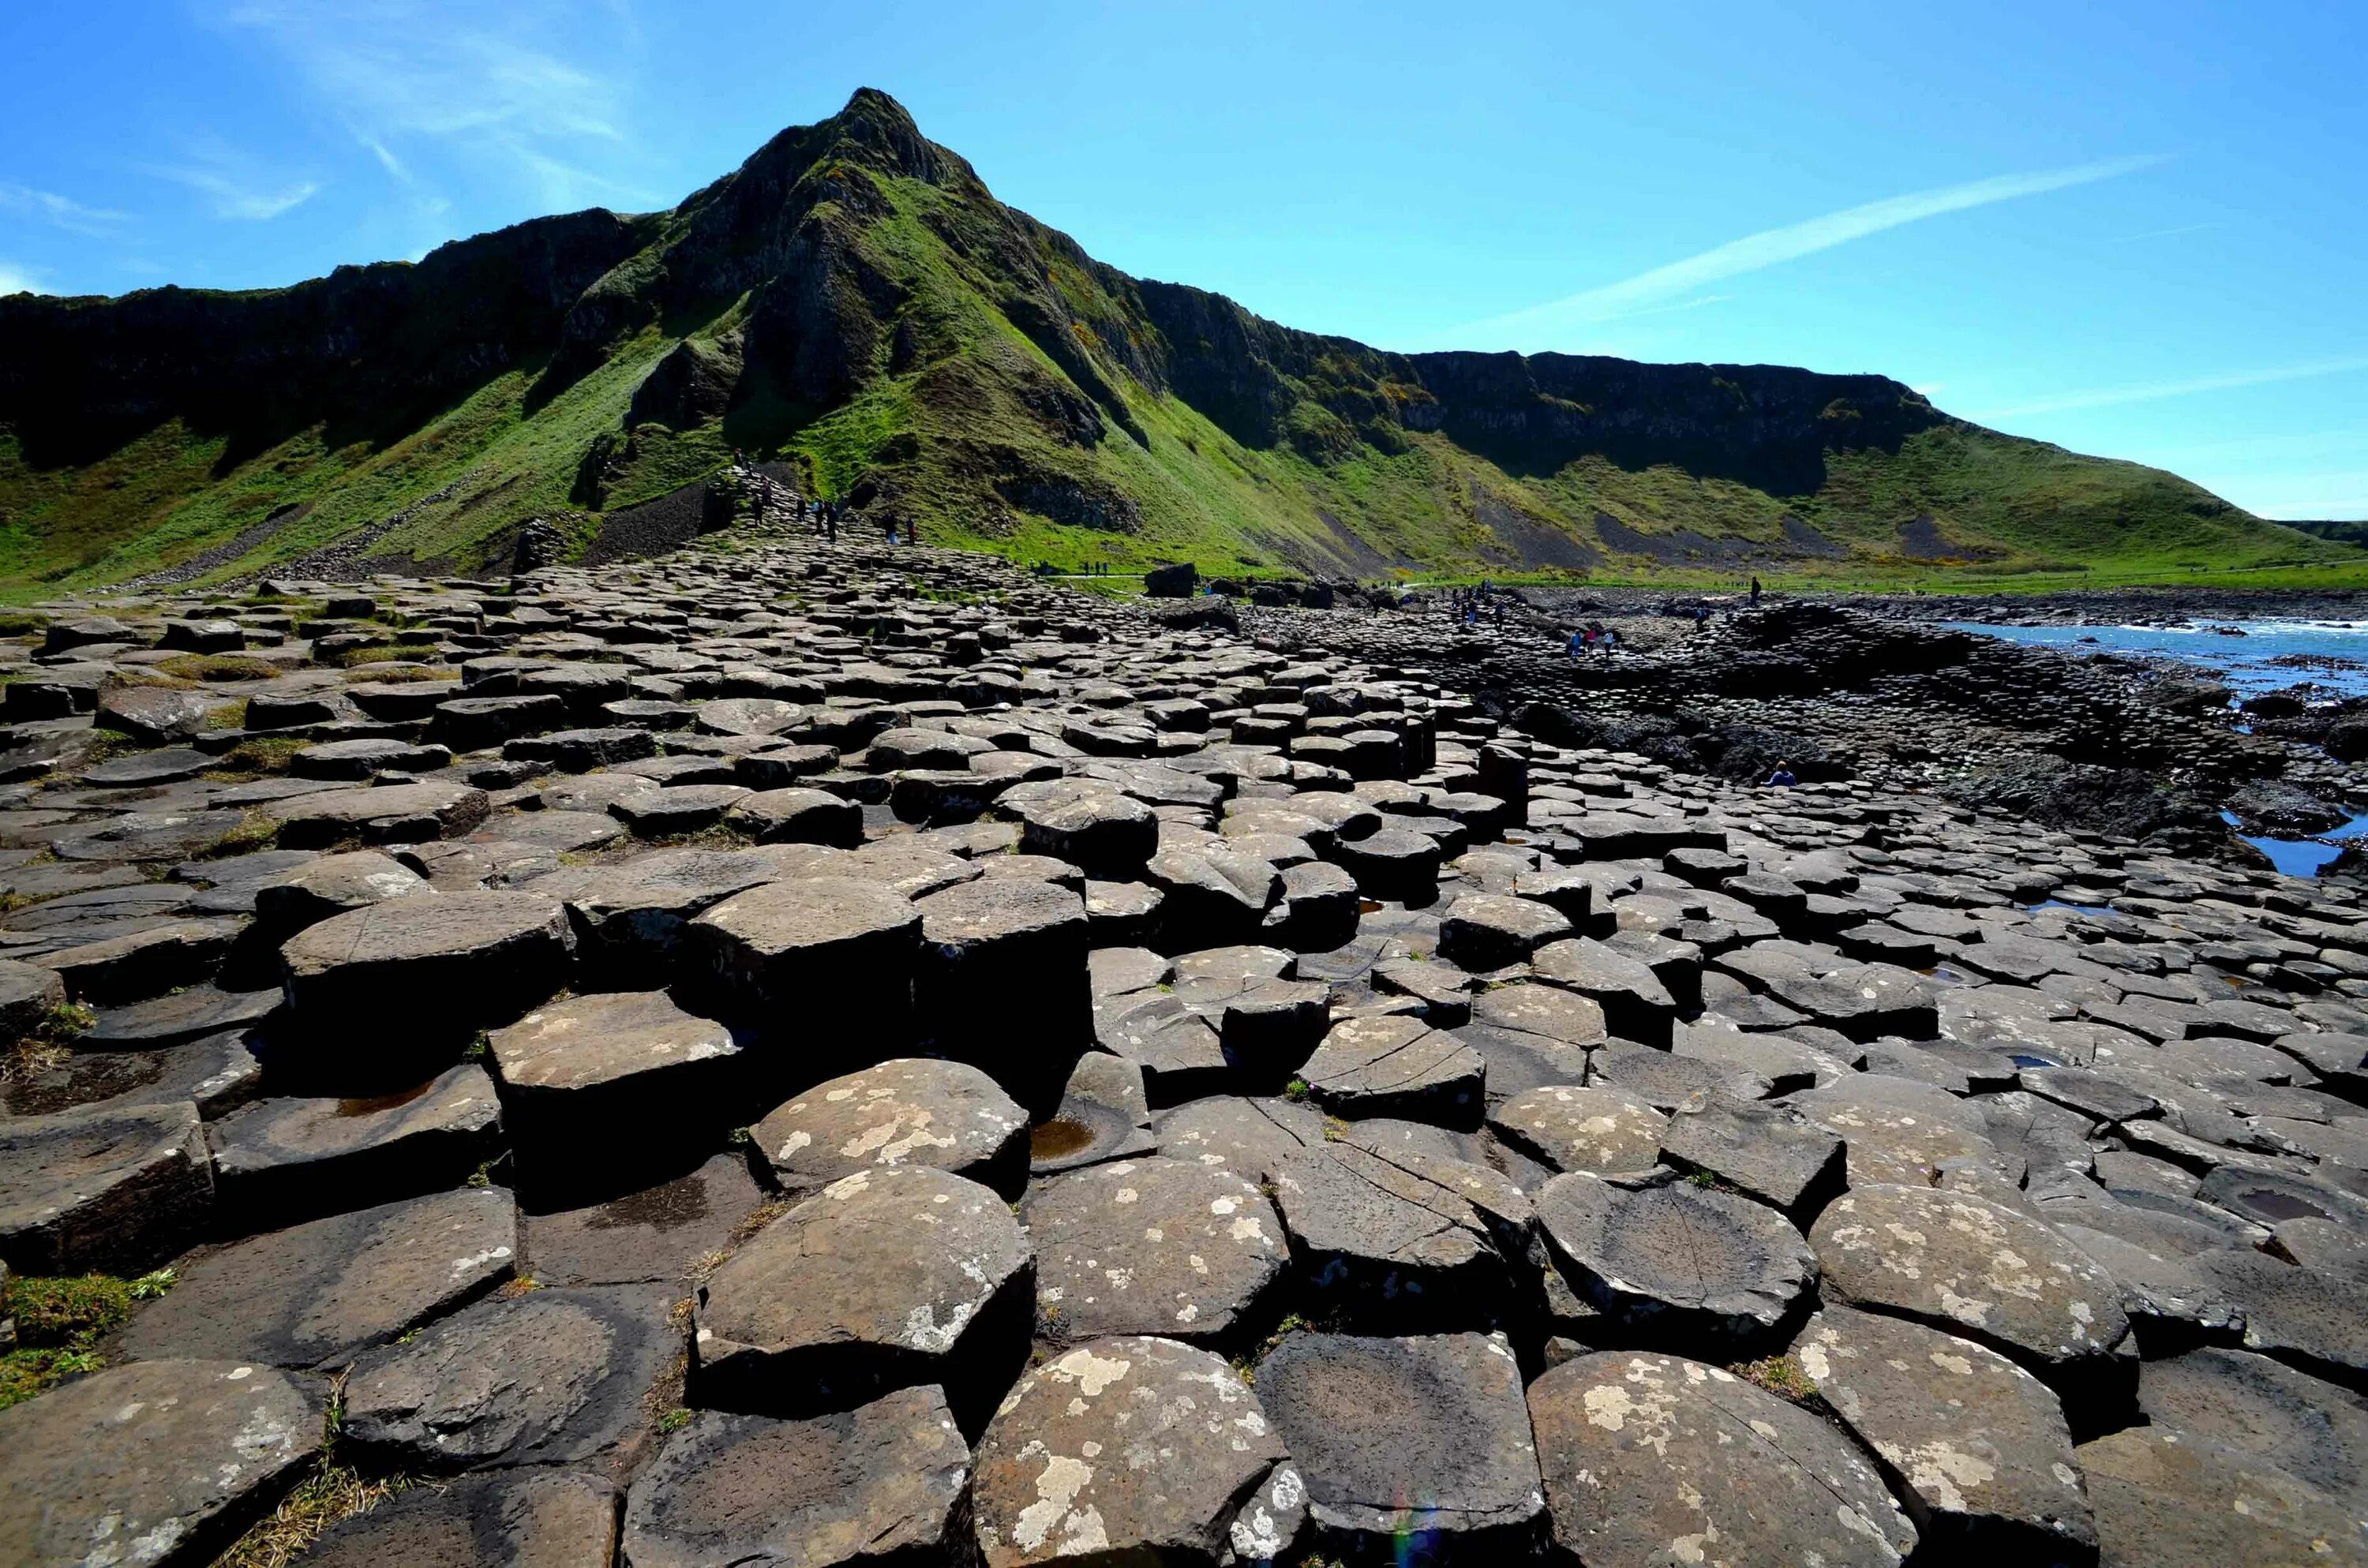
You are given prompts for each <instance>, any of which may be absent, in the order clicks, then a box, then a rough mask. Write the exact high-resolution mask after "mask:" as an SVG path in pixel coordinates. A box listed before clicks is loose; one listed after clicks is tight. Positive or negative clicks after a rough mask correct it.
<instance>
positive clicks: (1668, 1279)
mask: <svg viewBox="0 0 2368 1568" xmlns="http://www.w3.org/2000/svg"><path fill="white" fill-rule="evenodd" d="M1537 1208H1538V1222H1539V1224H1540V1225H1541V1226H1543V1228H1544V1231H1545V1233H1546V1236H1547V1238H1548V1240H1549V1241H1550V1242H1551V1243H1552V1244H1553V1247H1554V1258H1555V1261H1556V1263H1557V1264H1558V1265H1559V1266H1560V1267H1561V1268H1562V1270H1563V1273H1564V1275H1565V1278H1568V1279H1569V1281H1570V1283H1571V1285H1572V1287H1573V1288H1574V1289H1576V1290H1577V1291H1578V1292H1579V1294H1580V1295H1581V1296H1582V1297H1584V1298H1585V1299H1586V1300H1587V1301H1588V1302H1590V1303H1591V1304H1592V1305H1593V1306H1594V1307H1595V1308H1596V1309H1597V1310H1598V1311H1599V1312H1602V1313H1603V1314H1604V1315H1605V1316H1606V1317H1608V1318H1610V1319H1611V1320H1612V1323H1613V1324H1617V1325H1618V1328H1619V1330H1620V1331H1621V1332H1622V1333H1623V1334H1625V1335H1632V1336H1639V1337H1641V1338H1642V1339H1644V1340H1645V1341H1646V1342H1649V1343H1652V1344H1656V1345H1673V1346H1674V1345H1677V1344H1685V1345H1688V1346H1698V1345H1701V1344H1702V1343H1704V1342H1705V1341H1711V1340H1715V1341H1719V1342H1723V1343H1725V1344H1727V1345H1729V1346H1736V1347H1737V1349H1738V1353H1739V1352H1740V1348H1741V1347H1744V1346H1749V1345H1752V1344H1754V1343H1756V1342H1757V1341H1758V1340H1759V1339H1760V1338H1762V1337H1764V1336H1765V1335H1767V1334H1769V1333H1770V1331H1772V1330H1773V1329H1774V1328H1775V1327H1776V1326H1777V1325H1778V1324H1781V1323H1782V1322H1783V1321H1784V1319H1785V1318H1786V1317H1787V1316H1788V1315H1790V1314H1791V1312H1793V1309H1794V1308H1795V1307H1796V1306H1798V1305H1799V1304H1800V1302H1801V1301H1802V1299H1803V1297H1804V1296H1805V1295H1806V1293H1807V1292H1808V1290H1810V1288H1811V1287H1812V1286H1814V1285H1815V1284H1816V1278H1817V1260H1816V1256H1814V1255H1813V1254H1812V1253H1811V1252H1810V1251H1809V1244H1808V1243H1807V1242H1805V1241H1804V1240H1803V1239H1802V1237H1801V1233H1800V1232H1798V1231H1796V1230H1794V1229H1793V1225H1792V1222H1791V1221H1788V1220H1786V1219H1785V1218H1784V1217H1783V1216H1782V1214H1779V1213H1777V1212H1776V1211H1775V1210H1772V1209H1770V1208H1768V1207H1766V1206H1765V1205H1763V1204H1759V1203H1755V1202H1753V1201H1752V1200H1751V1199H1748V1198H1741V1197H1737V1196H1736V1195H1735V1194H1733V1193H1727V1192H1719V1191H1716V1190H1714V1189H1713V1188H1710V1187H1697V1186H1695V1185H1693V1184H1692V1183H1691V1182H1684V1181H1679V1182H1667V1183H1662V1184H1658V1185H1655V1186H1648V1187H1627V1186H1623V1185H1621V1184H1617V1183H1613V1182H1608V1181H1604V1180H1603V1179H1601V1178H1600V1177H1598V1176H1589V1175H1587V1174H1585V1173H1584V1172H1573V1173H1570V1174H1568V1175H1565V1176H1556V1177H1554V1180H1552V1181H1550V1182H1548V1183H1546V1184H1545V1186H1544V1187H1541V1188H1540V1189H1539V1191H1538V1195H1537Z"/></svg>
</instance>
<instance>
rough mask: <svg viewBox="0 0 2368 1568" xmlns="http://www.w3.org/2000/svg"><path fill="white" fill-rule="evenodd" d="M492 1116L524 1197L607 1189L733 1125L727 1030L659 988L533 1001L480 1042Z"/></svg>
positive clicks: (732, 1064)
mask: <svg viewBox="0 0 2368 1568" xmlns="http://www.w3.org/2000/svg"><path fill="white" fill-rule="evenodd" d="M490 1039H491V1042H492V1051H491V1055H492V1058H493V1063H494V1071H495V1077H496V1081H497V1085H498V1087H499V1090H500V1093H501V1096H502V1115H503V1121H504V1124H505V1126H506V1127H507V1130H508V1131H509V1134H510V1137H511V1140H512V1142H513V1144H514V1146H515V1147H516V1149H517V1151H518V1170H519V1179H520V1182H521V1185H523V1186H525V1187H528V1188H529V1189H530V1190H563V1191H576V1192H580V1191H585V1190H586V1189H587V1188H603V1189H606V1190H608V1191H615V1190H617V1189H618V1187H620V1185H623V1186H632V1185H633V1181H632V1177H633V1176H636V1175H639V1174H643V1173H647V1172H650V1171H655V1170H658V1169H663V1168H666V1167H667V1166H669V1165H678V1164H679V1161H680V1157H681V1155H682V1154H683V1153H685V1152H686V1151H690V1152H694V1153H695V1152H698V1151H702V1150H705V1149H709V1148H712V1147H713V1146H714V1140H715V1137H716V1135H717V1134H719V1133H721V1132H722V1131H723V1129H724V1128H726V1127H728V1126H730V1125H732V1124H733V1123H734V1122H736V1121H738V1120H739V1119H740V1118H741V1116H742V1115H744V1114H745V1111H744V1109H743V1108H742V1105H741V1099H742V1094H741V1090H742V1086H743V1084H744V1082H745V1077H746V1074H744V1072H743V1068H744V1066H745V1063H744V1062H743V1061H742V1059H741V1051H740V1047H739V1046H738V1045H737V1044H736V1043H734V1040H733V1039H732V1031H731V1030H729V1029H727V1028H724V1027H723V1025H722V1024H719V1023H717V1022H715V1021H714V1020H713V1019H712V1018H702V1017H698V1016H696V1015H695V1014H690V1013H686V1012H684V1011H683V1010H682V1009H681V1008H680V1007H677V1006H675V1004H674V999H673V998H672V997H670V996H668V995H667V994H666V993H665V992H663V991H623V992H596V993H594V994H590V995H583V996H571V997H568V998H566V999H565V1000H564V1001H559V1002H550V1003H545V1004H544V1005H543V1006H540V1007H537V1008H536V1009H535V1010H534V1011H533V1012H530V1013H529V1014H527V1015H526V1017H522V1018H520V1019H519V1020H518V1022H517V1023H515V1024H512V1025H510V1026H509V1027H508V1028H501V1029H495V1030H494V1031H493V1033H492V1035H491V1037H490Z"/></svg>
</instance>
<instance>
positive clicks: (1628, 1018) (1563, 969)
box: [1530, 937, 1678, 1049]
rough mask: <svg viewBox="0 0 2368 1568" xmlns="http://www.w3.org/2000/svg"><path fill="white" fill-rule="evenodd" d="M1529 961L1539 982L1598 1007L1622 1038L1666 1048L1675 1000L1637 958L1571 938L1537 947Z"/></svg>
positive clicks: (1590, 939) (1588, 940)
mask: <svg viewBox="0 0 2368 1568" xmlns="http://www.w3.org/2000/svg"><path fill="white" fill-rule="evenodd" d="M1530 962H1531V970H1532V971H1533V972H1534V973H1535V974H1536V975H1537V977H1538V978H1539V979H1540V980H1542V981H1544V982H1545V983H1547V984H1549V985H1559V986H1561V987H1562V988H1563V989H1564V990H1565V991H1570V992H1574V993H1576V994H1578V995H1581V996H1584V997H1586V998H1588V1000H1589V1001H1591V1002H1593V1003H1595V1004H1596V1006H1599V1007H1600V1008H1601V1009H1602V1010H1603V1018H1604V1022H1605V1023H1606V1024H1607V1025H1608V1026H1609V1027H1610V1028H1611V1032H1612V1033H1613V1034H1615V1035H1618V1036H1619V1037H1620V1038H1621V1039H1622V1040H1634V1041H1636V1042H1637V1043H1638V1044H1640V1045H1651V1046H1659V1047H1662V1048H1664V1049H1666V1048H1667V1047H1668V1044H1669V1038H1670V1033H1671V1031H1672V1029H1673V1028H1674V1027H1675V1025H1676V1022H1677V1016H1678V1002H1677V998H1676V997H1674V996H1672V995H1670V994H1669V988H1668V986H1666V985H1664V984H1662V983H1661V981H1660V977H1659V976H1657V975H1656V974H1655V973H1654V972H1653V971H1652V970H1651V969H1650V968H1649V967H1647V966H1646V965H1645V963H1643V962H1642V961H1641V960H1637V959H1635V958H1633V957H1631V956H1629V955H1628V954H1626V953H1623V952H1621V951H1620V950H1619V949H1615V948H1609V947H1606V946H1604V944H1602V943H1601V942H1599V941H1597V940H1595V939H1594V938H1593V937H1570V938H1568V939H1566V940H1564V941H1559V942H1550V943H1548V944H1547V945H1546V946H1544V947H1543V948H1540V949H1538V950H1537V952H1536V954H1535V955H1534V956H1532V958H1531V960H1530Z"/></svg>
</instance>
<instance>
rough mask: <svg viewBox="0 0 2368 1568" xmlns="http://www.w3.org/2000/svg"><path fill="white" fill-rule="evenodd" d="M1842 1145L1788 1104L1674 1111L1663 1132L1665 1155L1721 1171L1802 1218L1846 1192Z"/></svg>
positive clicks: (1691, 1166)
mask: <svg viewBox="0 0 2368 1568" xmlns="http://www.w3.org/2000/svg"><path fill="white" fill-rule="evenodd" d="M1843 1147H1844V1146H1843V1143H1842V1141H1841V1140H1840V1139H1839V1138H1837V1137H1835V1136H1834V1135H1833V1134H1832V1133H1830V1132H1827V1131H1825V1130H1824V1129H1822V1128H1818V1127H1813V1126H1811V1125H1810V1124H1809V1122H1808V1119H1806V1118H1805V1117H1803V1116H1802V1115H1801V1114H1800V1113H1799V1112H1797V1111H1795V1110H1793V1109H1792V1108H1789V1107H1785V1106H1772V1105H1757V1104H1740V1105H1731V1104H1721V1103H1715V1102H1714V1103H1713V1104H1710V1105H1706V1106H1703V1107H1702V1108H1701V1109H1699V1110H1687V1111H1681V1112H1679V1114H1678V1115H1676V1116H1673V1117H1671V1118H1670V1119H1669V1124H1668V1127H1667V1128H1666V1129H1664V1130H1663V1131H1662V1133H1661V1158H1662V1159H1663V1160H1664V1161H1666V1162H1667V1163H1668V1164H1669V1165H1674V1166H1676V1167H1677V1168H1678V1169H1679V1170H1681V1171H1684V1172H1687V1173H1688V1174H1690V1175H1691V1174H1693V1173H1695V1172H1700V1173H1702V1174H1703V1175H1706V1176H1713V1177H1716V1178H1717V1179H1718V1180H1720V1181H1723V1182H1725V1183H1726V1184H1727V1185H1728V1186H1730V1187H1735V1188H1736V1189H1738V1190H1739V1191H1741V1192H1743V1193H1745V1194H1746V1195H1748V1196H1749V1197H1752V1198H1756V1199H1759V1201H1760V1202H1762V1203H1765V1204H1767V1205H1769V1206H1770V1208H1772V1209H1776V1210H1781V1211H1782V1212H1783V1213H1784V1214H1786V1215H1787V1216H1789V1217H1791V1218H1792V1219H1793V1221H1794V1222H1795V1223H1801V1222H1804V1221H1807V1220H1810V1219H1813V1218H1815V1210H1816V1209H1817V1208H1818V1207H1820V1206H1822V1205H1823V1203H1824V1202H1825V1200H1826V1199H1827V1198H1830V1197H1832V1196H1833V1195H1834V1194H1836V1193H1838V1192H1839V1191H1841V1189H1842V1185H1843V1180H1844V1171H1845V1168H1846V1163H1845V1158H1844V1153H1843Z"/></svg>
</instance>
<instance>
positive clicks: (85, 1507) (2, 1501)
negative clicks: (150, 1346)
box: [0, 1361, 329, 1568]
mask: <svg viewBox="0 0 2368 1568" xmlns="http://www.w3.org/2000/svg"><path fill="white" fill-rule="evenodd" d="M328 1404H329V1389H328V1385H327V1384H325V1383H324V1382H322V1381H318V1380H316V1379H313V1378H302V1377H291V1376H290V1375H289V1374H287V1373H285V1372H279V1371H275V1370H273V1369H270V1368H268V1367H257V1366H253V1365H250V1364H248V1363H245V1362H229V1361H135V1362H132V1363H131V1364H129V1365H127V1366H121V1367H110V1368H108V1369H106V1370H104V1371H100V1372H95V1373H93V1374H92V1375H90V1376H89V1377H86V1378H78V1379H75V1380H74V1381H71V1382H68V1383H66V1384H64V1385H63V1386H62V1387H60V1388H57V1389H53V1390H51V1392H49V1393H46V1394H44V1395H42V1396H41V1397H40V1398H39V1399H32V1400H27V1401H26V1402H25V1403H22V1404H18V1405H15V1406H12V1407H11V1408H9V1409H7V1410H5V1411H0V1542H6V1551H7V1557H8V1561H9V1562H12V1563H17V1564H22V1565H23V1568H88V1565H89V1564H91V1563H94V1562H103V1563H109V1564H112V1563H124V1564H135V1563H136V1564H141V1565H142V1568H145V1565H148V1564H155V1565H158V1568H177V1565H181V1564H202V1563H207V1562H212V1561H213V1560H214V1556H215V1554H216V1553H217V1552H219V1551H222V1549H223V1548H224V1547H226V1546H228V1545H229V1544H230V1543H231V1542H232V1541H233V1540H236V1539H237V1537H238V1535H239V1533H240V1532H241V1531H242V1530H244V1529H245V1528H246V1526H247V1524H248V1523H249V1522H250V1521H252V1520H253V1519H255V1518H256V1517H259V1516H261V1515H262V1514H264V1513H265V1512H267V1511H268V1509H269V1508H270V1507H271V1506H273V1505H274V1504H275V1503H277V1502H278V1501H279V1497H280V1495H281V1494H283V1493H285V1492H286V1491H287V1490H288V1488H289V1487H290V1485H291V1484H293V1483H294V1482H295V1481H296V1479H297V1477H298V1475H299V1474H300V1473H301V1472H302V1470H303V1468H304V1467H305V1466H306V1465H308V1464H310V1463H312V1462H313V1459H314V1457H315V1456H316V1455H318V1454H319V1453H320V1451H321V1444H322V1437H323V1435H324V1426H325V1417H326V1416H327V1414H328Z"/></svg>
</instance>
